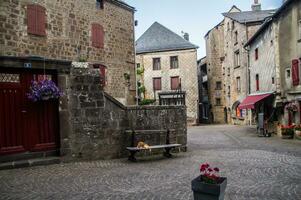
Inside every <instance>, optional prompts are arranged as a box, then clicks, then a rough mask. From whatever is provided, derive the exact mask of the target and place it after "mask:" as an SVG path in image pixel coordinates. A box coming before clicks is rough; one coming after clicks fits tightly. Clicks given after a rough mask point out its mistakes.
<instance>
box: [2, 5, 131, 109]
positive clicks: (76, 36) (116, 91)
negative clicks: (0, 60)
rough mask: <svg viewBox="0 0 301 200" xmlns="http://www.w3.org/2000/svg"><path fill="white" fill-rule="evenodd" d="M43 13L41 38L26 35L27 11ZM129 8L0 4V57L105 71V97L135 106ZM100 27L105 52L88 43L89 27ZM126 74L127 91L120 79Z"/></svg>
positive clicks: (89, 40) (118, 6) (89, 37)
mask: <svg viewBox="0 0 301 200" xmlns="http://www.w3.org/2000/svg"><path fill="white" fill-rule="evenodd" d="M33 3H36V4H38V5H40V6H43V7H44V8H45V9H46V36H35V35H32V34H28V32H27V6H28V5H30V4H33ZM133 14H134V9H133V8H132V7H130V6H127V5H126V4H124V3H120V2H119V1H115V0H108V1H104V8H103V9H97V8H96V1H95V0H88V1H76V2H74V1H72V0H66V1H53V0H36V1H31V0H3V1H1V2H0V24H1V26H0V55H1V56H19V57H26V56H39V57H44V58H46V59H56V60H69V61H79V60H81V59H84V60H85V61H87V62H89V63H91V64H102V65H105V66H106V67H107V72H106V73H107V74H106V77H107V80H106V81H107V85H106V87H105V88H104V89H105V91H106V92H108V93H109V94H111V95H112V96H114V97H115V98H117V99H118V100H120V101H121V102H123V103H124V104H134V101H135V88H136V84H135V67H134V63H135V57H134V17H133ZM95 22H97V23H99V24H101V25H102V26H103V28H104V48H95V47H93V46H92V42H91V24H92V23H95ZM125 73H128V74H130V78H131V80H130V83H131V84H130V87H128V86H127V84H126V81H125V80H124V74H125Z"/></svg>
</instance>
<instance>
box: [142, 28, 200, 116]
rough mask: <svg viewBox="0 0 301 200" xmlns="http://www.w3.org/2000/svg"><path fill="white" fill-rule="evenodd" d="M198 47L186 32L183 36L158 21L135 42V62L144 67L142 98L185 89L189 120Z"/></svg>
mask: <svg viewBox="0 0 301 200" xmlns="http://www.w3.org/2000/svg"><path fill="white" fill-rule="evenodd" d="M197 48H198V47H197V46H195V45H193V44H192V43H190V42H189V36H188V34H186V39H184V38H182V37H181V36H179V35H177V34H175V33H174V32H172V31H171V30H169V29H167V28H166V27H164V26H162V25H161V24H159V23H158V22H155V23H154V24H153V25H152V26H151V27H150V28H149V29H148V30H147V31H146V32H145V33H144V34H143V35H142V36H141V37H140V38H139V39H138V40H137V44H136V54H137V55H136V62H137V64H138V66H140V67H141V68H143V70H144V74H143V80H142V84H143V85H144V87H145V98H147V99H157V100H158V98H159V96H158V94H159V93H163V92H165V93H166V92H167V93H171V95H173V94H175V93H176V92H179V91H182V92H183V91H184V92H185V96H186V97H185V103H186V106H187V117H188V119H191V120H192V121H196V119H197V109H198V108H197V107H198V80H197ZM167 95H169V94H167Z"/></svg>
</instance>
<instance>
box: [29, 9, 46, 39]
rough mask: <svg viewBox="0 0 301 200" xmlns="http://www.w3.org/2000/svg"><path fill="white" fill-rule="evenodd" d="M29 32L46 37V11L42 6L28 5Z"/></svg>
mask: <svg viewBox="0 0 301 200" xmlns="http://www.w3.org/2000/svg"><path fill="white" fill-rule="evenodd" d="M27 32H28V33H30V34H34V35H41V36H45V35H46V9H45V8H44V7H42V6H40V5H36V4H31V5H27Z"/></svg>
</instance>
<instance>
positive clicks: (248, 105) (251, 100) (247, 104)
mask: <svg viewBox="0 0 301 200" xmlns="http://www.w3.org/2000/svg"><path fill="white" fill-rule="evenodd" d="M272 94H273V93H268V94H258V95H250V96H248V97H247V98H245V99H244V100H243V101H242V103H241V104H239V106H238V108H239V109H254V108H255V104H256V103H257V102H259V101H262V100H264V99H265V98H268V97H269V96H271V95H272Z"/></svg>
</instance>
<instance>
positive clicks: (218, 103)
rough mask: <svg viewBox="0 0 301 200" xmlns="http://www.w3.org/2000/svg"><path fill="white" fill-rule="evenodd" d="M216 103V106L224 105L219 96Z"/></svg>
mask: <svg viewBox="0 0 301 200" xmlns="http://www.w3.org/2000/svg"><path fill="white" fill-rule="evenodd" d="M215 105H216V106H221V105H222V99H221V98H219V97H217V98H215Z"/></svg>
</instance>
